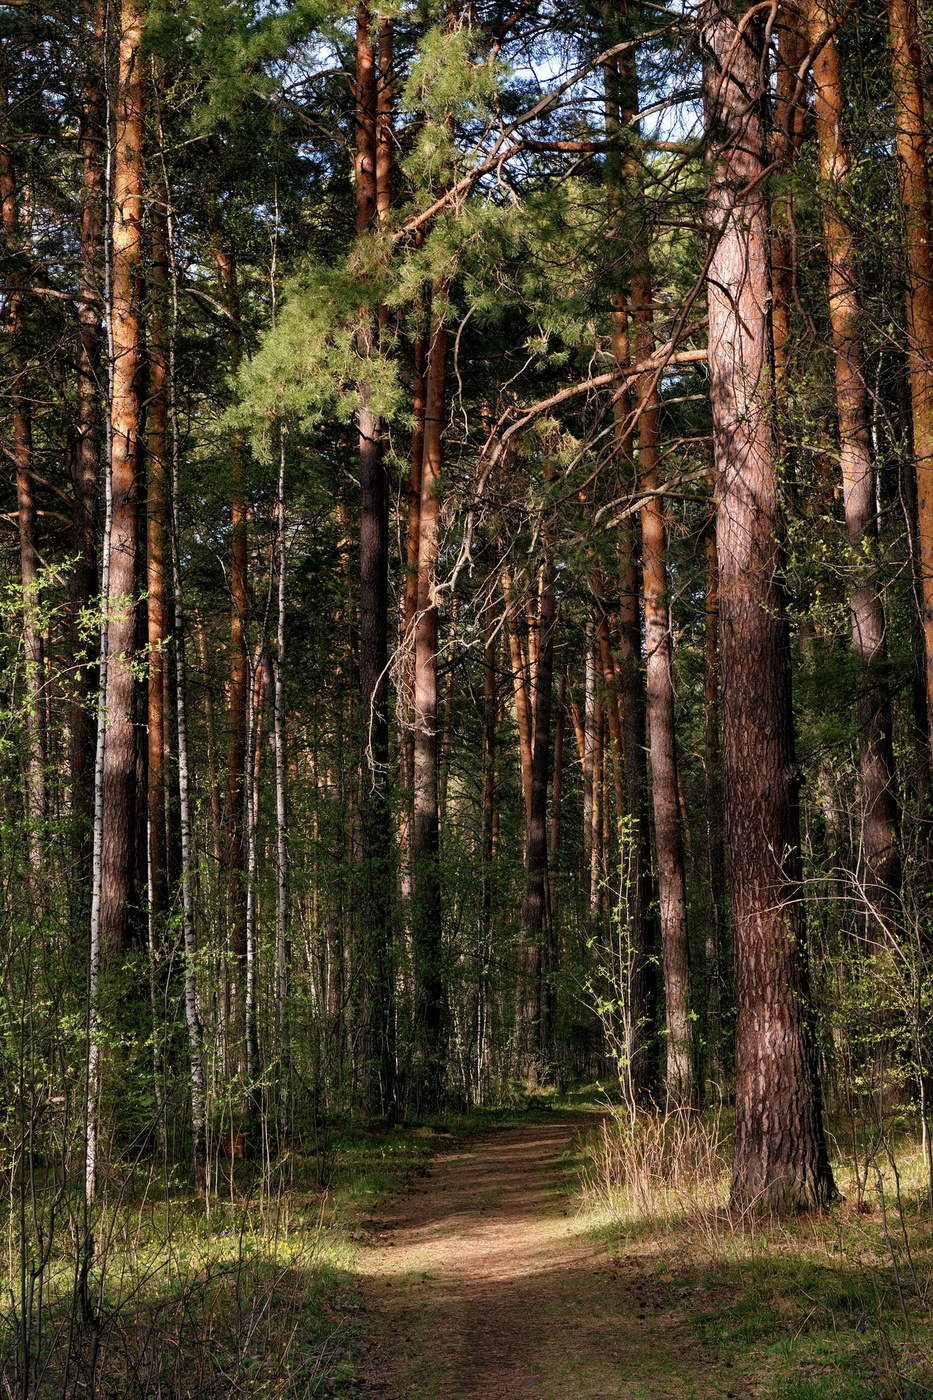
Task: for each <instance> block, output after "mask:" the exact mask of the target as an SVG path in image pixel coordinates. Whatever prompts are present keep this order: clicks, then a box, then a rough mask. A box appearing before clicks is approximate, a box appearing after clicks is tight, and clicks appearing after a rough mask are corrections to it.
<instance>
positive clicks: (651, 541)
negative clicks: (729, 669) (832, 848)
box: [632, 271, 694, 1106]
mask: <svg viewBox="0 0 933 1400" xmlns="http://www.w3.org/2000/svg"><path fill="white" fill-rule="evenodd" d="M632 297H633V300H634V302H635V305H636V307H637V308H638V309H637V310H636V311H635V323H636V336H635V353H636V355H637V356H638V358H639V359H647V358H648V357H649V356H650V355H651V354H652V352H653V351H654V349H655V343H654V332H653V329H652V312H651V298H652V288H651V281H650V278H649V276H648V274H647V271H643V272H641V273H640V275H638V276H637V277H635V278H634V279H633V281H632ZM659 460H660V439H659V433H658V391H657V381H656V379H655V377H654V376H650V377H649V380H648V382H647V383H646V384H644V385H643V387H642V389H641V391H640V398H639V404H638V464H639V473H640V477H641V488H642V490H643V491H645V492H646V493H650V492H652V491H657V488H658V485H659V482H658V464H659ZM641 540H642V552H641V557H642V591H643V597H644V611H645V688H646V695H647V717H648V760H649V764H650V768H651V798H652V804H653V808H654V843H655V855H656V861H657V876H658V896H659V903H660V912H661V964H662V968H663V973H664V1007H665V1032H666V1035H665V1063H666V1071H665V1094H666V1098H667V1102H668V1105H670V1106H677V1105H690V1104H692V1103H693V1099H694V1087H693V1053H694V1051H693V1022H692V1020H691V1015H690V966H689V938H688V929H687V881H686V872H685V866H684V844H683V829H682V825H681V813H680V779H679V773H678V766H677V735H676V728H675V720H674V681H673V676H672V673H671V666H672V660H673V657H672V647H671V626H670V616H669V605H668V588H667V538H666V530H665V525H664V505H663V502H662V500H661V498H660V497H659V496H656V495H655V496H651V495H650V494H649V495H648V496H647V497H646V503H645V505H644V506H643V507H642V511H641Z"/></svg>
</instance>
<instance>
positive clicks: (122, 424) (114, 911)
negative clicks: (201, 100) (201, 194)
mask: <svg viewBox="0 0 933 1400" xmlns="http://www.w3.org/2000/svg"><path fill="white" fill-rule="evenodd" d="M118 23H119V36H120V37H119V52H118V73H117V94H116V103H115V109H114V147H113V199H112V203H113V212H112V224H111V236H110V242H111V291H110V322H111V340H112V344H111V354H112V356H113V364H112V368H111V408H110V478H111V527H110V559H109V591H108V595H107V617H108V622H107V697H106V733H105V736H104V770H103V847H102V887H101V928H100V937H101V945H102V950H103V952H104V954H105V956H106V955H108V954H109V955H113V954H116V953H119V952H120V951H122V950H123V949H124V948H125V947H126V946H127V940H128V936H129V911H130V909H131V908H132V906H133V905H134V903H135V891H134V889H133V871H134V865H135V860H134V855H135V846H134V842H135V831H134V815H135V790H136V743H135V735H134V726H133V698H134V679H133V660H134V657H133V649H134V646H135V633H136V587H137V583H136V550H137V545H136V539H137V523H136V515H137V491H138V482H139V475H140V455H141V447H142V444H141V440H140V399H139V373H140V368H141V358H142V327H141V318H140V308H139V303H138V297H139V282H140V273H141V267H142V212H143V170H142V145H143V106H144V92H145V85H144V76H143V61H142V53H141V46H142V36H143V8H142V5H141V4H139V3H138V0H122V3H121V5H120V7H119V11H118Z"/></svg>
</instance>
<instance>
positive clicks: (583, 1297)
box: [360, 1114, 733, 1400]
mask: <svg viewBox="0 0 933 1400" xmlns="http://www.w3.org/2000/svg"><path fill="white" fill-rule="evenodd" d="M585 1121H586V1120H585V1119H584V1118H583V1116H582V1115H569V1114H568V1115H566V1116H564V1115H560V1116H558V1115H556V1114H555V1117H554V1121H553V1122H547V1123H544V1124H541V1123H526V1124H522V1125H521V1126H520V1127H517V1128H512V1129H508V1130H504V1131H500V1132H497V1133H492V1134H489V1135H487V1136H486V1137H484V1138H481V1139H480V1140H478V1141H477V1142H474V1143H473V1144H471V1145H470V1146H469V1147H467V1148H463V1149H461V1150H458V1151H454V1152H451V1153H449V1154H447V1155H445V1156H442V1157H439V1158H437V1159H435V1161H434V1163H433V1165H432V1169H431V1171H430V1173H429V1174H428V1176H427V1177H426V1178H425V1179H424V1180H423V1181H422V1182H421V1183H420V1184H419V1185H418V1186H417V1187H416V1188H415V1189H414V1190H413V1191H411V1192H410V1193H409V1194H408V1195H406V1196H405V1197H404V1198H402V1199H400V1200H398V1201H395V1202H392V1203H390V1204H389V1205H388V1206H387V1207H386V1208H385V1209H384V1210H383V1212H382V1213H381V1215H380V1218H379V1220H378V1221H375V1222H373V1231H372V1237H371V1241H370V1244H369V1245H368V1247H367V1248H365V1249H364V1250H363V1259H362V1263H361V1266H360V1267H361V1270H362V1272H363V1288H364V1296H365V1301H366V1304H367V1308H368V1310H369V1313H370V1317H371V1326H372V1331H373V1333H374V1337H373V1341H372V1344H371V1346H370V1349H369V1357H368V1368H367V1369H368V1376H367V1380H366V1390H365V1393H366V1394H367V1395H372V1396H378V1397H382V1400H474V1398H475V1397H482V1398H483V1400H492V1397H495V1400H510V1397H516V1400H518V1397H523V1396H531V1395H534V1396H540V1397H542V1400H691V1398H693V1397H695V1400H716V1398H717V1397H720V1396H723V1397H724V1396H728V1395H730V1394H732V1393H733V1392H732V1391H730V1390H729V1389H727V1388H726V1385H727V1384H728V1382H723V1381H721V1380H720V1379H719V1378H718V1377H717V1376H716V1375H715V1368H714V1367H712V1366H710V1365H709V1363H708V1358H706V1357H704V1356H703V1354H702V1352H701V1351H700V1349H698V1347H697V1344H696V1342H695V1340H694V1338H693V1334H692V1330H691V1329H690V1328H689V1327H688V1326H687V1325H686V1323H685V1320H684V1318H683V1316H682V1314H681V1312H680V1309H679V1308H678V1307H672V1306H671V1301H670V1295H671V1290H670V1289H669V1288H665V1287H664V1286H663V1285H659V1284H658V1282H657V1280H656V1277H655V1275H654V1274H653V1273H652V1271H651V1269H650V1268H646V1269H645V1270H642V1269H640V1268H633V1267H632V1266H631V1265H626V1266H625V1268H624V1270H622V1269H620V1267H619V1265H618V1263H617V1262H616V1261H614V1260H613V1258H612V1256H611V1253H610V1251H609V1250H608V1248H607V1246H606V1245H605V1244H604V1243H603V1242H601V1241H599V1242H597V1243H594V1242H593V1241H592V1240H588V1239H587V1238H586V1234H585V1228H584V1225H583V1222H582V1221H581V1219H580V1217H579V1216H577V1215H575V1213H574V1212H573V1210H572V1209H571V1205H570V1203H569V1201H568V1200H567V1199H566V1198H565V1197H564V1195H563V1194H562V1191H561V1172H560V1158H561V1154H562V1153H564V1151H565V1150H566V1149H567V1148H568V1146H569V1145H570V1143H571V1140H572V1138H573V1136H574V1134H575V1133H576V1132H578V1131H579V1130H580V1128H581V1126H584V1124H585ZM588 1121H589V1124H590V1125H592V1123H593V1119H592V1118H589V1120H588Z"/></svg>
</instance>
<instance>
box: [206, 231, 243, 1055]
mask: <svg viewBox="0 0 933 1400" xmlns="http://www.w3.org/2000/svg"><path fill="white" fill-rule="evenodd" d="M214 267H215V269H216V271H217V276H218V281H219V283H220V294H221V297H222V299H223V304H224V306H225V308H226V311H227V324H228V327H229V330H228V342H229V359H230V371H231V373H232V374H236V373H237V371H238V369H239V367H240V361H241V358H242V354H243V337H242V328H241V324H240V295H239V285H238V281H239V279H238V274H237V266H236V260H235V258H234V256H233V254H232V253H231V252H230V251H229V250H228V249H227V248H226V247H224V246H223V245H222V243H221V242H218V243H217V244H216V245H215V247H214ZM247 526H248V520H247V506H246V448H245V444H244V442H243V439H242V438H241V437H240V436H239V435H238V434H234V436H233V438H232V440H231V443H230V672H229V689H228V694H227V712H228V714H229V719H230V728H229V732H228V737H227V789H226V794H225V801H224V840H223V853H224V872H223V873H224V878H225V884H226V890H225V899H226V914H227V944H228V947H229V950H230V963H231V973H230V976H231V987H230V1028H231V1031H232V1034H233V1053H234V1063H235V1066H236V1069H237V1071H238V1072H239V1073H241V1074H242V1073H244V1072H245V1070H246V1058H247V1052H246V1025H245V1020H244V1017H245V997H246V802H247V793H246V784H247V782H248V775H247V771H246V721H247V711H248V708H249V657H248V655H247V649H246V648H247V638H246V629H247V622H248V619H249V583H248V558H249V554H248V551H249V538H248V529H247Z"/></svg>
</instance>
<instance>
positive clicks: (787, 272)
mask: <svg viewBox="0 0 933 1400" xmlns="http://www.w3.org/2000/svg"><path fill="white" fill-rule="evenodd" d="M779 22H780V29H779V34H778V70H777V79H776V82H775V94H774V136H773V140H772V148H771V157H772V160H774V161H775V162H776V163H778V164H779V165H780V166H781V167H782V168H783V169H787V168H789V167H790V166H791V165H792V163H793V162H794V160H795V159H796V157H797V154H798V152H799V150H800V144H801V142H802V140H803V136H804V129H805V126H806V116H807V110H806V106H805V105H804V102H803V101H802V100H801V98H800V97H799V96H798V92H797V70H798V69H799V67H800V65H801V63H802V62H803V60H804V58H805V56H806V53H807V43H806V39H805V37H804V32H803V24H802V21H801V15H800V8H799V6H798V4H797V3H796V0H786V2H785V3H783V4H782V5H781V10H780V15H779ZM796 280H797V249H796V230H795V225H794V198H793V195H792V193H790V192H784V191H781V192H780V193H779V194H778V195H777V197H776V198H775V200H774V203H773V205H772V210H771V284H772V301H771V327H772V335H773V345H774V398H775V407H776V410H777V433H778V438H779V441H780V442H781V444H782V447H783V448H784V450H785V453H786V432H787V428H788V421H787V420H788V407H789V396H788V368H789V362H790V313H791V305H792V303H793V299H794V295H795V289H796ZM787 465H788V468H791V469H792V463H790V462H788V464H787Z"/></svg>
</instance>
